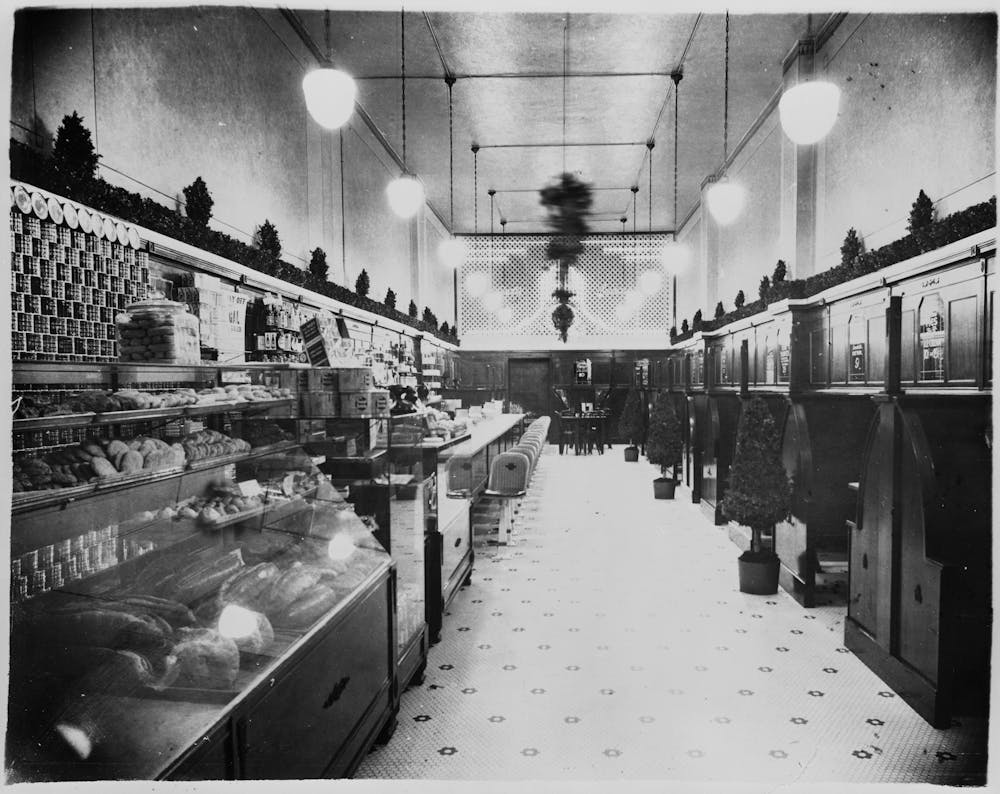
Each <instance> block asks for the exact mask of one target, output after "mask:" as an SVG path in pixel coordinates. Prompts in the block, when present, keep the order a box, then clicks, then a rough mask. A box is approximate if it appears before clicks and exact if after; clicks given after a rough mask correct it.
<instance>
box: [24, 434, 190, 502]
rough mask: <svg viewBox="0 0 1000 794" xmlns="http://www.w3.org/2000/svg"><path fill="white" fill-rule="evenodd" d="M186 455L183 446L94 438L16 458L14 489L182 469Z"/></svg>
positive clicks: (156, 440)
mask: <svg viewBox="0 0 1000 794" xmlns="http://www.w3.org/2000/svg"><path fill="white" fill-rule="evenodd" d="M186 462H187V453H186V452H185V450H184V447H183V446H181V445H180V444H177V443H174V444H168V443H167V442H166V441H163V440H162V439H159V438H153V437H150V436H136V437H135V438H132V439H128V440H127V441H126V440H123V439H119V438H104V439H98V438H91V439H87V440H85V441H83V442H81V443H80V444H78V445H75V446H67V447H63V448H61V449H57V450H53V451H51V452H47V453H45V454H44V455H41V456H37V455H26V456H20V457H17V458H15V459H14V466H13V475H14V477H13V490H14V491H16V492H20V491H38V490H45V489H50V488H64V487H70V486H74V485H80V484H82V483H88V482H96V481H100V480H107V479H114V478H118V477H122V476H125V475H129V474H137V473H140V472H154V471H162V470H164V469H171V468H177V467H183V466H184V465H185V463H186Z"/></svg>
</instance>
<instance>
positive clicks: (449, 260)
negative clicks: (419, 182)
mask: <svg viewBox="0 0 1000 794" xmlns="http://www.w3.org/2000/svg"><path fill="white" fill-rule="evenodd" d="M444 81H445V83H446V84H447V85H448V204H449V207H450V209H451V229H450V231H451V236H450V237H448V238H447V239H445V240H442V241H441V245H439V246H438V253H439V254H440V256H441V260H442V261H443V262H444V264H445V266H446V267H449V268H451V269H452V270H454V271H455V278H456V280H457V278H458V268H459V267H461V266H462V261H463V260H464V259H465V243H464V242H463V241H462V240H460V239H459V238H458V237H456V236H455V135H454V132H455V127H454V120H455V117H454V112H453V110H452V96H451V89H452V86H454V85H455V78H454V77H452V76H451V75H448V76H447V77H445V78H444ZM455 295H456V297H455V301H456V305H455V317H456V318H457V317H458V305H457V301H458V297H457V295H458V291H457V281H456V291H455Z"/></svg>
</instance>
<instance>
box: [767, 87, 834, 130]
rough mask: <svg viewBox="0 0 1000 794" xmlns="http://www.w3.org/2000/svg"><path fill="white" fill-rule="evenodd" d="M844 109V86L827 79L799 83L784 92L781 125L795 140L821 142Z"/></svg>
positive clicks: (780, 108) (779, 102) (780, 112)
mask: <svg viewBox="0 0 1000 794" xmlns="http://www.w3.org/2000/svg"><path fill="white" fill-rule="evenodd" d="M839 110H840V89H839V88H837V86H835V85H834V84H833V83H829V82H827V81H825V80H810V81H809V82H806V83H799V84H798V85H797V86H794V87H793V88H790V89H788V90H787V91H786V92H785V93H784V94H782V95H781V99H780V100H779V101H778V112H779V114H780V116H781V128H782V129H783V130H784V131H785V135H787V136H788V137H789V138H791V139H792V141H793V142H795V143H797V144H800V145H805V144H810V143H818V142H819V141H821V140H823V138H825V137H826V135H827V133H829V132H830V130H832V129H833V125H834V124H835V123H836V121H837V113H838V111H839Z"/></svg>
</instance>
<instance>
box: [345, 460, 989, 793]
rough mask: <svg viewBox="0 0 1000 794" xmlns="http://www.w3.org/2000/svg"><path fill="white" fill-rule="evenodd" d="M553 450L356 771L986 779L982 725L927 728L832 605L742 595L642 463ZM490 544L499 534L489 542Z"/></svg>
mask: <svg viewBox="0 0 1000 794" xmlns="http://www.w3.org/2000/svg"><path fill="white" fill-rule="evenodd" d="M616 452H617V451H615V450H613V451H612V453H611V454H607V455H603V456H600V455H598V456H581V457H576V456H572V455H569V456H559V455H558V454H557V453H556V452H555V451H554V450H553V449H551V448H550V449H547V450H546V452H545V454H544V455H543V456H542V458H541V459H540V461H539V464H538V469H537V470H536V473H535V477H534V479H533V482H532V491H531V494H530V496H529V497H528V498H527V499H526V500H525V501H524V502H523V504H522V506H521V508H520V510H519V512H518V516H517V520H516V523H515V532H514V539H515V540H516V545H512V546H507V547H498V546H496V545H495V544H492V545H491V544H490V542H489V541H490V536H489V535H488V534H478V535H477V537H476V563H475V567H474V570H473V576H472V583H471V585H469V586H468V587H465V588H462V590H461V592H460V593H459V595H458V597H457V598H456V599H455V601H454V602H453V603H452V606H451V607H450V610H449V611H450V613H451V614H450V615H448V616H447V617H446V619H445V625H444V628H443V630H442V634H441V636H442V639H441V642H440V643H439V644H437V645H435V646H434V647H433V648H432V649H431V651H430V657H429V662H428V669H427V676H426V680H425V682H424V684H423V685H422V686H419V687H413V688H411V689H410V690H408V691H407V692H406V693H404V695H403V698H402V703H401V707H400V714H399V727H398V728H397V730H396V733H395V735H394V737H393V738H392V740H391V741H390V742H389V744H388V745H386V746H385V747H381V748H377V749H375V750H374V751H373V752H372V753H371V754H370V755H369V756H368V757H367V759H366V760H365V761H364V762H363V764H362V765H361V768H360V769H359V770H358V772H357V775H356V777H358V778H368V779H434V780H551V781H558V780H676V781H690V782H692V783H696V782H705V783H709V782H716V781H718V782H723V783H728V782H734V781H747V782H751V783H759V784H763V785H775V786H777V785H791V784H794V783H931V784H950V785H955V784H975V783H979V784H981V783H982V782H983V779H984V776H985V768H986V736H987V725H986V721H985V720H968V719H965V720H962V721H961V725H956V726H954V727H952V728H950V729H948V730H935V729H933V728H931V727H930V726H929V725H928V724H927V723H926V722H924V721H923V720H922V719H921V718H920V717H919V716H918V715H917V714H916V713H915V712H914V711H913V710H912V709H910V707H909V706H907V705H906V703H905V702H903V700H902V699H901V698H899V697H896V696H894V694H893V693H892V692H891V691H889V690H888V687H887V686H886V685H885V684H884V683H883V682H882V681H881V680H880V679H879V678H878V677H876V676H875V675H874V673H872V672H871V671H870V670H869V669H868V668H867V667H866V666H865V665H863V664H862V663H861V662H860V661H859V660H858V659H857V658H856V657H855V656H854V655H853V654H852V653H850V652H848V651H847V650H846V649H845V648H844V647H843V631H844V616H845V607H844V605H843V598H842V594H840V593H838V592H837V589H836V584H837V583H836V582H834V583H832V584H831V586H830V590H829V593H828V596H827V597H825V598H822V599H820V600H821V601H829V602H830V603H829V604H826V605H821V606H818V607H816V608H813V609H803V608H802V607H800V606H799V605H798V604H797V603H796V602H795V601H794V600H793V599H792V598H791V597H789V596H787V595H785V594H784V593H783V592H782V593H779V594H778V595H774V596H750V595H746V594H744V593H740V592H739V590H738V586H737V579H736V576H737V575H736V557H737V556H739V551H738V549H737V548H736V547H735V546H734V545H733V543H732V542H731V541H730V540H729V538H728V534H727V532H726V530H725V529H724V528H720V527H715V526H712V525H711V524H709V523H708V522H707V520H706V519H705V518H704V517H703V514H702V513H701V511H700V509H699V507H698V506H697V505H693V504H691V503H690V502H687V501H686V500H684V499H677V500H675V501H656V500H654V499H653V498H652V495H651V494H650V493H649V491H650V488H649V480H651V479H652V478H653V477H654V476H655V471H654V469H653V468H652V467H650V466H648V465H647V464H644V463H640V464H634V463H632V464H626V463H624V462H623V461H622V460H621V456H620V454H615V453H616ZM494 537H495V536H494Z"/></svg>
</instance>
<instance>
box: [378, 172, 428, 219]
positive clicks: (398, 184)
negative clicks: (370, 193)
mask: <svg viewBox="0 0 1000 794" xmlns="http://www.w3.org/2000/svg"><path fill="white" fill-rule="evenodd" d="M385 192H386V193H387V194H388V196H389V206H390V207H392V211H393V212H395V213H396V214H397V215H398V216H399V217H400V218H412V217H413V216H414V215H416V214H417V210H419V209H420V205H421V204H423V203H424V186H423V185H422V184H421V183H420V180H419V179H417V178H416V177H415V176H412V175H411V174H403V175H402V176H400V177H398V178H397V179H393V180H392V181H391V182H390V183H389V186H388V187H386V189H385Z"/></svg>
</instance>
